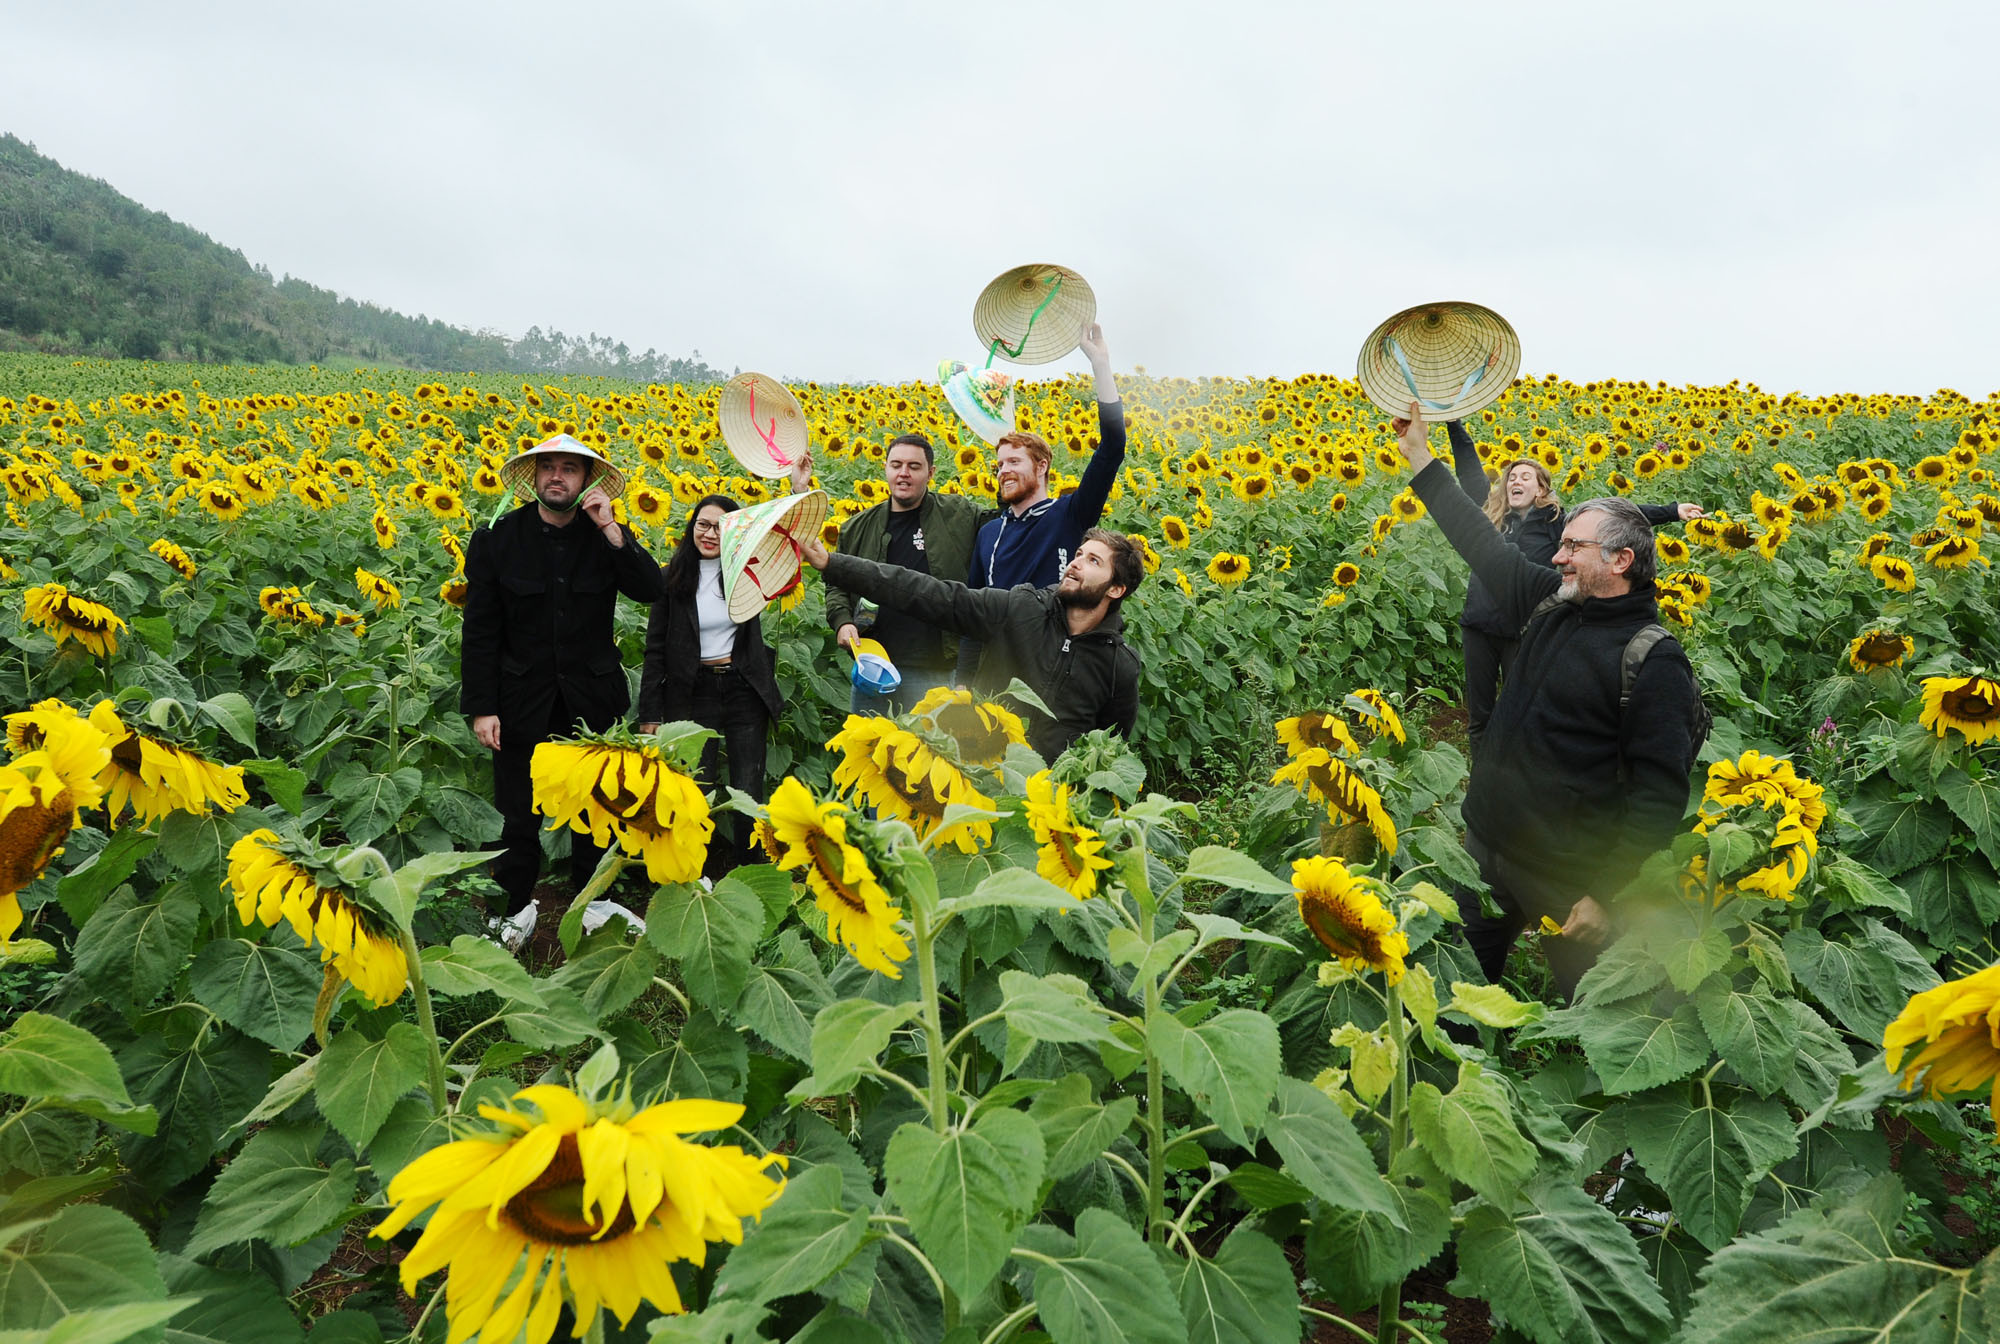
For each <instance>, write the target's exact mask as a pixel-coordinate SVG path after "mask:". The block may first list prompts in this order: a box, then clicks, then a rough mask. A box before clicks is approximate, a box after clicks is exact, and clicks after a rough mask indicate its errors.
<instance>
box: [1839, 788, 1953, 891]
mask: <svg viewBox="0 0 2000 1344" xmlns="http://www.w3.org/2000/svg"><path fill="white" fill-rule="evenodd" d="M1849 810H1850V811H1851V812H1852V813H1853V815H1854V821H1855V824H1856V825H1858V826H1859V827H1860V828H1861V830H1862V832H1863V833H1864V834H1866V835H1868V836H1870V837H1871V838H1872V839H1873V841H1874V844H1873V845H1872V846H1871V847H1870V848H1869V850H1868V852H1867V854H1866V856H1865V857H1866V858H1867V860H1868V863H1869V865H1870V866H1871V867H1873V868H1875V869H1876V870H1877V871H1878V872H1880V873H1881V874H1882V875H1883V876H1885V877H1895V876H1897V875H1898V874H1900V873H1904V872H1907V871H1908V870H1910V869H1911V868H1914V867H1916V866H1917V865H1918V864H1920V863H1922V862H1923V861H1924V860H1926V859H1934V858H1936V857H1937V856H1938V852H1939V851H1940V850H1942V849H1943V848H1944V847H1945V842H1946V841H1948V840H1949V839H1951V813H1950V812H1949V811H1947V810H1946V809H1945V808H1942V807H1939V806H1938V805H1937V803H1936V802H1935V801H1933V800H1932V799H1929V798H1901V797H1897V796H1895V795H1894V793H1893V792H1891V791H1889V790H1888V789H1886V788H1870V789H1866V790H1864V791H1863V792H1862V795H1861V796H1860V797H1859V798H1857V799H1855V800H1854V802H1853V803H1852V804H1851V805H1850V808H1849Z"/></svg>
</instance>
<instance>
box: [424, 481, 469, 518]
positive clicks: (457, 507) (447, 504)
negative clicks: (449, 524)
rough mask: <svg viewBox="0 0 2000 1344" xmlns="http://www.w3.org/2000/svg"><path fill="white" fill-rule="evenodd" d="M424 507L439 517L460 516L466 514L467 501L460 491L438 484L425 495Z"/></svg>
mask: <svg viewBox="0 0 2000 1344" xmlns="http://www.w3.org/2000/svg"><path fill="white" fill-rule="evenodd" d="M424 507H425V508H427V509H429V510H430V511H431V513H432V514H433V515H434V516H436V517H438V518H460V517H463V516H464V515H465V501H464V500H462V499H460V498H459V495H458V491H456V490H453V489H451V488H450V487H449V486H442V485H441V486H438V487H437V488H436V489H434V490H432V491H431V492H430V493H429V494H428V495H425V496H424Z"/></svg>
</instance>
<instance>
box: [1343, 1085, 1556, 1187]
mask: <svg viewBox="0 0 2000 1344" xmlns="http://www.w3.org/2000/svg"><path fill="white" fill-rule="evenodd" d="M1410 1127H1411V1130H1412V1132H1413V1133H1415V1135H1416V1137H1417V1141H1418V1142H1419V1143H1421V1144H1423V1146H1424V1150H1425V1151H1426V1152H1428V1153H1429V1154H1430V1156H1431V1160H1432V1161H1433V1162H1436V1163H1437V1164H1438V1167H1439V1169H1440V1170H1442V1171H1443V1172H1444V1173H1445V1174H1446V1175H1447V1176H1451V1177H1453V1178H1454V1179H1456V1180H1460V1181H1463V1182H1465V1184H1467V1185H1469V1186H1471V1187H1472V1188H1473V1189H1474V1190H1475V1191H1477V1192H1478V1193H1480V1194H1482V1195H1484V1196H1485V1197H1486V1198H1487V1199H1489V1200H1491V1201H1492V1202H1494V1203H1496V1204H1501V1205H1503V1206H1504V1205H1505V1203H1506V1202H1507V1201H1508V1200H1509V1199H1511V1198H1512V1197H1513V1192H1514V1191H1515V1190H1516V1189H1518V1188H1519V1187H1520V1184H1521V1182H1523V1181H1525V1180H1527V1179H1528V1177H1529V1175H1531V1174H1532V1173H1533V1172H1534V1170H1535V1160H1536V1159H1535V1145H1534V1144H1532V1143H1530V1142H1529V1141H1528V1140H1527V1138H1525V1137H1524V1136H1523V1135H1522V1133H1521V1131H1520V1129H1519V1128H1518V1127H1516V1125H1515V1124H1514V1108H1513V1105H1512V1103H1511V1102H1510V1100H1509V1099H1508V1096H1507V1088H1506V1086H1505V1085H1504V1084H1502V1083H1501V1082H1500V1080H1499V1079H1497V1078H1492V1077H1489V1076H1488V1075H1487V1073H1486V1071H1485V1070H1484V1069H1483V1068H1482V1067H1481V1066H1480V1065H1478V1064H1476V1063H1474V1062H1473V1061H1471V1060H1466V1061H1465V1062H1463V1063H1461V1064H1460V1065H1459V1066H1458V1083H1457V1085H1455V1086H1454V1087H1453V1088H1452V1089H1451V1091H1449V1092H1440V1091H1438V1089H1437V1088H1436V1087H1435V1086H1433V1085H1432V1084H1430V1083H1418V1084H1417V1085H1416V1086H1415V1087H1413V1088H1411V1089H1410ZM1370 1166H1371V1167H1372V1166H1373V1163H1372V1162H1371V1163H1370Z"/></svg>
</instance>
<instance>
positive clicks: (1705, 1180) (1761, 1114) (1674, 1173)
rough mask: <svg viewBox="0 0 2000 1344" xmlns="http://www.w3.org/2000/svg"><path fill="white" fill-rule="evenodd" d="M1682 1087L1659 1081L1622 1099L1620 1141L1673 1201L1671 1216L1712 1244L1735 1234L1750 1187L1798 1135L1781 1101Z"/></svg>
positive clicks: (1789, 1150)
mask: <svg viewBox="0 0 2000 1344" xmlns="http://www.w3.org/2000/svg"><path fill="white" fill-rule="evenodd" d="M1687 1090H1688V1089H1686V1088H1671V1087H1670V1088H1664V1089H1662V1092H1661V1094H1660V1095H1658V1096H1652V1097H1646V1098H1643V1099H1638V1100H1634V1101H1632V1102H1631V1103H1629V1104H1628V1105H1627V1106H1625V1107H1624V1111H1625V1141H1626V1142H1627V1143H1629V1144H1630V1145H1631V1146H1632V1151H1633V1153H1634V1154H1635V1155H1636V1156H1637V1157H1638V1159H1639V1162H1640V1165H1642V1166H1644V1167H1645V1169H1646V1175H1647V1176H1648V1177H1650V1178H1651V1179H1652V1181H1653V1183H1654V1184H1656V1185H1658V1186H1659V1187H1660V1188H1661V1189H1662V1190H1665V1191H1666V1192H1667V1198H1668V1199H1670V1200H1672V1201H1673V1211H1674V1216H1675V1217H1676V1218H1678V1219H1680V1221H1681V1222H1682V1223H1683V1224H1684V1225H1685V1226H1686V1227H1687V1230H1688V1231H1689V1233H1691V1234H1692V1235H1693V1236H1694V1238H1695V1239H1696V1240H1697V1241H1699V1242H1700V1243H1701V1244H1702V1245H1704V1246H1706V1247H1708V1248H1709V1249H1710V1250H1715V1249H1716V1248H1717V1247H1719V1246H1723V1245H1726V1244H1727V1243H1728V1242H1729V1240H1730V1238H1732V1237H1734V1236H1735V1235H1736V1229H1737V1226H1738V1225H1739V1224H1740V1223H1741V1222H1742V1219H1743V1210H1744V1209H1745V1208H1747V1207H1748V1206H1749V1204H1750V1192H1751V1190H1752V1188H1753V1187H1755V1185H1756V1184H1757V1182H1758V1181H1760V1180H1762V1179H1763V1178H1764V1175H1765V1173H1766V1172H1768V1171H1770V1170H1771V1168H1772V1167H1774V1166H1776V1165H1777V1164H1778V1163H1780V1162H1782V1161H1784V1160H1785V1159H1786V1158H1788V1157H1790V1156H1791V1155H1792V1154H1793V1153H1794V1152H1796V1151H1797V1150H1798V1146H1799V1140H1798V1134H1797V1133H1796V1132H1795V1131H1794V1129H1793V1126H1792V1120H1791V1115H1790V1113H1789V1112H1788V1111H1786V1110H1785V1108H1784V1106H1783V1105H1782V1104H1780V1103H1779V1102H1776V1101H1767V1100H1764V1099H1762V1098H1759V1097H1753V1096H1750V1095H1748V1094H1747V1093H1743V1092H1739V1091H1737V1090H1736V1089H1734V1088H1722V1087H1711V1088H1704V1089H1702V1090H1701V1091H1702V1095H1701V1097H1700V1099H1699V1100H1698V1101H1690V1100H1689V1099H1688V1098H1687V1096H1686V1095H1685V1093H1686V1092H1687Z"/></svg>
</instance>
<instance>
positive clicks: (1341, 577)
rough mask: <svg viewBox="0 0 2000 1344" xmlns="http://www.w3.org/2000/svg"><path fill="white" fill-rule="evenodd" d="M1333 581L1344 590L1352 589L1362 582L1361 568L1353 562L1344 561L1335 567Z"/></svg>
mask: <svg viewBox="0 0 2000 1344" xmlns="http://www.w3.org/2000/svg"><path fill="white" fill-rule="evenodd" d="M1333 581H1334V582H1335V583H1337V584H1339V585H1340V586H1341V587H1342V588H1352V587H1353V586H1354V585H1355V584H1357V583H1359V582H1360V581H1361V566H1359V565H1357V564H1355V563H1354V562H1353V561H1352V560H1343V561H1341V562H1340V563H1339V564H1337V565H1335V566H1334V567H1333Z"/></svg>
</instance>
